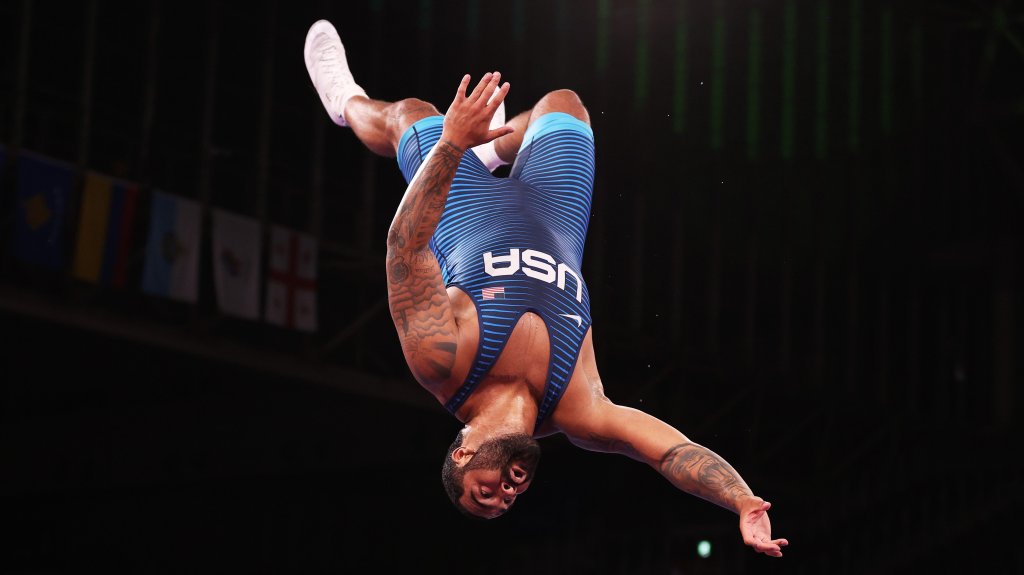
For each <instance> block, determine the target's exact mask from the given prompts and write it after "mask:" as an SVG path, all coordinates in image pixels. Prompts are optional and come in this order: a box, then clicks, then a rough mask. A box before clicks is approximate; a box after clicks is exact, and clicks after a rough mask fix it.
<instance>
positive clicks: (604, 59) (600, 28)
mask: <svg viewBox="0 0 1024 575" xmlns="http://www.w3.org/2000/svg"><path fill="white" fill-rule="evenodd" d="M611 20H612V0H597V60H596V62H595V66H596V67H597V75H598V76H604V71H605V69H607V68H608V27H609V25H610V24H611Z"/></svg>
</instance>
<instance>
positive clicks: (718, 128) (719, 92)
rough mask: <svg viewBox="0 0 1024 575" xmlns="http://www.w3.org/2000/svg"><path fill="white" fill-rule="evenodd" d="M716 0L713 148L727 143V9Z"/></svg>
mask: <svg viewBox="0 0 1024 575" xmlns="http://www.w3.org/2000/svg"><path fill="white" fill-rule="evenodd" d="M723 2H724V0H715V2H714V10H715V22H714V32H713V37H712V44H713V47H712V50H711V149H712V150H714V151H716V152H717V151H721V149H722V147H723V146H724V145H725V9H724V7H723Z"/></svg>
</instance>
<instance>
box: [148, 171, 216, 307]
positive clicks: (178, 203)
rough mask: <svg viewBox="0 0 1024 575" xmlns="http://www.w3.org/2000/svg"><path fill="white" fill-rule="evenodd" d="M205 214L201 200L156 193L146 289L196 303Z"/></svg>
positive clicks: (151, 220) (151, 218)
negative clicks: (203, 216)
mask: <svg viewBox="0 0 1024 575" xmlns="http://www.w3.org/2000/svg"><path fill="white" fill-rule="evenodd" d="M202 214H203V212H202V207H201V206H200V205H199V202H195V201H192V200H189V199H185V198H182V197H179V196H175V195H172V194H166V193H164V192H160V191H154V192H153V200H152V205H151V207H150V212H149V237H148V239H147V240H146V264H145V267H144V268H143V270H142V291H143V292H145V293H147V294H150V295H155V296H160V297H165V298H169V299H175V300H179V301H184V302H189V303H196V300H198V295H199V247H200V246H201V245H202V243H201V241H202V221H203V218H202Z"/></svg>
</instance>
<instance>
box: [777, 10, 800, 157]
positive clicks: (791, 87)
mask: <svg viewBox="0 0 1024 575" xmlns="http://www.w3.org/2000/svg"><path fill="white" fill-rule="evenodd" d="M796 26H797V20H796V1H795V0H786V7H785V19H784V29H783V32H782V37H783V52H782V142H781V147H782V157H783V159H786V160H791V159H793V148H794V146H795V141H796V41H797V36H796Z"/></svg>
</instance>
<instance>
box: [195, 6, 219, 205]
mask: <svg viewBox="0 0 1024 575" xmlns="http://www.w3.org/2000/svg"><path fill="white" fill-rule="evenodd" d="M219 9H220V2H219V1H217V0H215V1H214V2H211V3H209V4H207V11H206V26H207V29H206V86H205V88H206V90H205V92H204V94H203V125H202V130H201V131H200V134H201V140H200V142H199V153H200V167H199V201H200V203H202V204H203V212H204V213H205V212H206V208H207V207H208V206H209V204H210V188H211V180H212V178H213V122H214V113H215V111H216V100H217V60H218V57H219V54H218V46H217V23H218V20H219V12H220V10H219Z"/></svg>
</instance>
